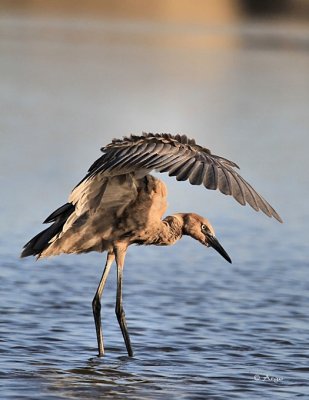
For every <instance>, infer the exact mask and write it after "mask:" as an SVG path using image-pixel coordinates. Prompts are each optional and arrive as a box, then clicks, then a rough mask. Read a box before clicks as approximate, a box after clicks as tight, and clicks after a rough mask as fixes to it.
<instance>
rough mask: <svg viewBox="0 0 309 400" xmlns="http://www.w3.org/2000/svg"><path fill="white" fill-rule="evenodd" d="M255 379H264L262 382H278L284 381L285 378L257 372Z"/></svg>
mask: <svg viewBox="0 0 309 400" xmlns="http://www.w3.org/2000/svg"><path fill="white" fill-rule="evenodd" d="M253 379H254V380H255V381H262V382H275V383H278V382H280V381H283V378H277V377H275V376H269V375H258V374H255V375H254V377H253Z"/></svg>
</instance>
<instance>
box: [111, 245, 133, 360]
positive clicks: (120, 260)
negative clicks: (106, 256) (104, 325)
mask: <svg viewBox="0 0 309 400" xmlns="http://www.w3.org/2000/svg"><path fill="white" fill-rule="evenodd" d="M126 250H127V246H121V245H117V246H115V248H114V251H115V255H116V264H117V295H116V308H115V312H116V316H117V320H118V323H119V326H120V329H121V332H122V336H123V339H124V342H125V345H126V348H127V352H128V355H129V357H133V350H132V346H131V341H130V336H129V332H128V328H127V323H126V317H125V313H124V309H123V305H122V278H123V267H124V258H125V255H126Z"/></svg>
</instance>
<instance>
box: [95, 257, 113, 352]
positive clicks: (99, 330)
mask: <svg viewBox="0 0 309 400" xmlns="http://www.w3.org/2000/svg"><path fill="white" fill-rule="evenodd" d="M114 260H115V254H114V253H113V252H110V251H109V252H108V254H107V258H106V264H105V268H104V271H103V274H102V277H101V280H100V283H99V286H98V288H97V291H96V293H95V295H94V298H93V300H92V310H93V316H94V323H95V329H96V332H97V340H98V350H99V357H101V356H103V355H104V345H103V333H102V324H101V297H102V293H103V289H104V286H105V283H106V279H107V276H108V273H109V271H110V268H111V266H112V264H113V261H114Z"/></svg>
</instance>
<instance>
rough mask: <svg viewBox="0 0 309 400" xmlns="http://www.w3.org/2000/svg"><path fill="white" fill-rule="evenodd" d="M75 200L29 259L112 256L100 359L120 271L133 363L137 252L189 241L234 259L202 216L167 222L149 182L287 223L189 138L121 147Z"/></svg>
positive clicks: (27, 252)
mask: <svg viewBox="0 0 309 400" xmlns="http://www.w3.org/2000/svg"><path fill="white" fill-rule="evenodd" d="M101 150H102V152H103V155H102V156H101V157H100V158H99V159H98V160H96V161H95V162H94V163H93V164H92V165H91V167H90V168H89V170H88V173H87V175H86V176H85V177H84V179H82V181H81V182H80V183H79V184H78V185H77V186H76V187H75V188H74V189H73V191H72V192H71V194H70V196H69V199H68V203H66V204H64V205H63V206H61V207H60V208H58V209H57V210H56V211H54V212H53V213H52V214H51V215H50V216H49V217H48V218H47V219H46V220H45V221H44V223H52V225H51V226H49V227H48V228H47V229H45V230H44V231H42V232H40V233H39V234H38V235H36V236H35V237H34V238H33V239H31V240H30V241H29V242H28V243H27V244H26V245H25V246H24V249H23V252H22V254H21V257H27V256H32V255H33V256H37V257H38V258H41V257H48V256H53V255H58V254H61V253H87V252H90V251H98V252H103V251H106V252H107V259H106V264H105V268H104V271H103V274H102V277H101V280H100V283H99V286H98V288H97V291H96V294H95V296H94V299H93V302H92V308H93V315H94V321H95V327H96V334H97V341H98V350H99V356H102V355H103V354H104V346H103V334H102V326H101V297H102V293H103V289H104V285H105V282H106V279H107V276H108V273H109V271H110V268H111V265H112V263H113V261H114V260H116V265H117V295H116V309H115V311H116V315H117V319H118V322H119V325H120V328H121V331H122V335H123V338H124V342H125V345H126V348H127V352H128V355H129V356H133V351H132V346H131V342H130V337H129V333H128V329H127V324H126V319H125V313H124V309H123V305H122V277H123V267H124V259H125V255H126V252H127V249H128V247H129V246H130V245H131V244H139V245H156V246H167V245H171V244H174V243H176V242H177V241H178V240H179V239H181V237H182V236H183V235H189V236H191V237H192V238H193V239H196V240H198V241H199V242H200V243H201V244H203V245H204V246H207V247H209V246H210V247H213V248H214V249H215V250H216V251H217V252H218V253H219V254H221V256H223V257H224V258H225V259H226V260H227V261H228V262H231V259H230V257H229V255H228V254H227V253H226V251H225V250H224V249H223V247H222V246H221V245H220V243H219V241H218V240H217V238H216V237H215V232H214V229H213V227H212V226H211V224H210V222H209V221H208V220H207V219H206V218H203V217H201V216H199V215H197V214H194V213H179V214H174V215H171V216H168V217H166V218H164V219H163V220H162V217H163V215H164V213H165V211H166V208H167V203H166V197H167V191H166V186H165V184H164V183H163V182H162V181H160V180H159V179H157V178H155V177H153V176H151V175H149V173H150V172H151V171H152V170H155V171H157V172H168V174H169V176H175V177H176V179H177V180H178V181H184V180H189V182H190V183H191V184H192V185H201V184H203V185H204V186H205V187H206V188H207V189H213V190H214V189H219V190H220V192H222V193H223V194H226V195H231V196H233V197H234V198H235V199H236V200H237V201H238V202H239V203H240V204H242V205H245V204H246V203H248V204H249V205H250V206H251V207H253V208H254V209H255V210H256V211H258V210H261V211H263V212H264V213H265V214H266V215H267V216H269V217H274V218H276V219H277V220H278V221H280V222H282V220H281V218H280V216H279V215H278V214H277V212H276V211H275V210H274V209H273V208H272V207H271V205H270V204H269V203H267V201H266V200H264V199H263V198H262V197H261V196H260V195H259V194H258V193H257V192H256V191H255V190H254V189H253V188H252V186H250V185H249V183H247V182H246V181H245V180H244V179H243V178H242V177H241V176H240V175H239V174H238V173H237V172H236V170H235V168H239V167H238V166H237V165H236V164H235V163H234V162H232V161H229V160H227V159H225V158H223V157H219V156H216V155H214V154H212V153H211V152H210V150H208V149H206V148H205V147H202V146H199V145H198V144H196V143H195V141H194V140H193V139H188V138H187V136H185V135H182V136H180V135H175V136H173V135H171V134H152V133H144V134H143V136H134V135H131V136H130V137H124V138H123V139H114V140H113V141H112V143H110V144H108V145H107V146H105V147H103V148H102V149H101Z"/></svg>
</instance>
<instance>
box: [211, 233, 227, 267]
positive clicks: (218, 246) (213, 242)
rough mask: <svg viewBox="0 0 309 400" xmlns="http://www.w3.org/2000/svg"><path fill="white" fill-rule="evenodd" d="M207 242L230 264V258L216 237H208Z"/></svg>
mask: <svg viewBox="0 0 309 400" xmlns="http://www.w3.org/2000/svg"><path fill="white" fill-rule="evenodd" d="M208 244H209V245H210V246H211V247H212V248H213V249H215V250H216V251H217V252H218V253H219V254H220V255H221V256H222V257H223V258H224V259H225V260H226V261H227V262H229V263H230V264H232V260H231V258H230V256H229V255H228V254H227V252H226V251H225V250H224V248H223V247H222V246H221V244H220V243H219V241H218V239H217V238H216V237H214V236H211V237H208Z"/></svg>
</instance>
